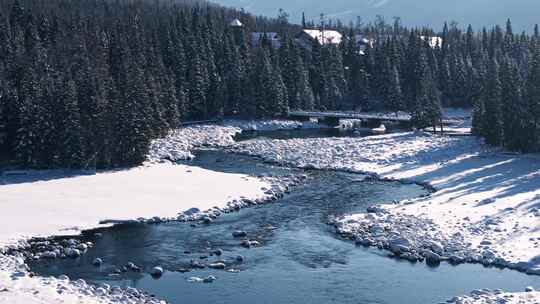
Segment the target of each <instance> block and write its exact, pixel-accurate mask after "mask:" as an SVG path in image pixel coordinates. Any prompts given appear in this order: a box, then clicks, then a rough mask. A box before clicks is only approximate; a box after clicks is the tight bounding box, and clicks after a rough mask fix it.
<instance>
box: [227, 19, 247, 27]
mask: <svg viewBox="0 0 540 304" xmlns="http://www.w3.org/2000/svg"><path fill="white" fill-rule="evenodd" d="M230 25H231V26H232V27H242V26H244V25H243V24H242V22H240V20H238V19H234V20H233V21H231V24H230Z"/></svg>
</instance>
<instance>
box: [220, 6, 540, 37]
mask: <svg viewBox="0 0 540 304" xmlns="http://www.w3.org/2000/svg"><path fill="white" fill-rule="evenodd" d="M212 2H216V3H219V4H222V5H227V6H233V7H237V8H244V9H245V10H247V11H249V12H253V13H256V14H263V15H268V16H276V15H277V12H278V9H279V8H283V9H285V11H287V12H288V13H289V14H290V15H291V21H294V22H299V21H300V18H301V15H302V12H303V11H305V13H306V16H307V17H308V19H314V20H318V18H319V17H318V16H319V14H320V13H321V12H324V13H325V14H327V15H328V16H329V17H331V18H340V19H342V20H345V21H354V20H356V17H357V16H361V17H362V19H363V20H372V19H373V18H374V17H375V16H376V15H382V16H384V17H385V18H386V19H387V20H388V21H389V22H392V17H394V16H399V17H401V18H402V20H403V21H404V23H405V24H407V25H431V26H433V27H436V28H440V27H442V23H443V21H444V20H448V21H452V20H455V21H457V22H458V23H459V24H461V25H463V26H466V25H467V24H469V23H471V24H472V25H473V26H474V27H475V28H480V27H482V26H487V27H490V26H492V25H494V24H504V22H505V21H506V19H507V18H511V19H512V21H513V23H514V26H515V29H516V30H519V31H521V30H528V31H530V30H532V28H533V25H534V23H536V22H538V19H537V16H536V15H537V14H536V12H538V10H539V9H540V1H537V0H498V1H492V0H454V1H441V0H334V1H326V0H297V1H287V0H274V1H266V0H212Z"/></svg>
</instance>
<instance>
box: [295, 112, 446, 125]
mask: <svg viewBox="0 0 540 304" xmlns="http://www.w3.org/2000/svg"><path fill="white" fill-rule="evenodd" d="M288 116H289V117H290V118H292V119H297V120H309V119H312V118H315V119H318V120H319V121H320V122H322V123H324V124H327V125H329V126H339V125H340V122H339V121H340V119H357V120H361V121H362V124H364V125H365V126H366V127H370V128H376V127H378V126H380V125H381V124H382V123H384V122H387V123H396V124H399V125H402V126H404V127H410V126H411V117H410V115H394V114H369V113H358V112H309V111H289V113H288ZM453 122H454V121H452V120H443V121H442V123H443V125H448V124H451V123H453Z"/></svg>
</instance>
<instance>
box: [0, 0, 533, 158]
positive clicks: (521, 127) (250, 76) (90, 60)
mask: <svg viewBox="0 0 540 304" xmlns="http://www.w3.org/2000/svg"><path fill="white" fill-rule="evenodd" d="M236 18H238V19H239V20H241V22H242V23H243V26H242V27H237V26H231V24H230V23H231V21H232V20H234V19H236ZM303 23H304V24H303V25H294V24H290V23H289V22H288V20H287V14H286V13H285V12H283V11H281V12H280V13H279V15H278V17H276V18H263V17H256V16H252V15H249V14H247V13H245V12H242V11H236V10H233V9H228V8H223V7H219V6H216V5H210V4H206V3H202V2H198V1H194V0H191V1H187V0H184V1H176V2H174V1H161V0H78V1H73V0H0V159H4V160H9V161H10V163H13V164H17V165H18V166H21V167H28V168H113V167H119V166H130V165H136V164H139V163H141V162H142V161H144V158H145V155H146V153H147V150H148V145H149V143H150V141H151V140H152V139H154V138H157V137H160V136H163V135H165V134H166V133H167V132H168V131H169V130H170V129H172V128H175V127H177V126H178V125H179V124H180V123H181V122H183V121H193V120H205V119H215V118H222V117H242V118H270V117H277V116H280V115H284V114H286V113H287V111H288V110H290V109H303V110H312V109H319V110H360V109H361V110H364V111H368V110H387V111H406V112H409V113H411V116H412V118H413V122H414V124H415V126H417V127H430V126H436V125H438V124H439V123H440V119H441V109H442V106H453V107H471V108H473V132H474V133H475V134H476V135H479V136H482V137H484V138H485V139H486V141H487V142H488V143H489V144H492V145H500V146H504V147H506V148H508V149H510V150H516V151H538V150H540V48H539V47H540V41H539V39H540V36H539V31H538V27H536V28H535V29H534V32H532V34H526V33H514V32H513V30H512V25H511V22H510V21H508V22H507V24H506V27H500V26H495V27H493V28H489V29H486V28H484V29H480V30H478V31H474V30H473V29H472V28H471V27H470V26H469V27H468V28H467V29H463V28H461V26H459V25H457V24H452V23H451V24H444V28H443V30H442V31H440V30H437V31H436V30H434V29H430V28H407V27H405V26H403V25H402V24H401V23H400V21H399V19H395V20H394V21H393V22H392V23H386V22H385V21H384V20H383V19H378V20H377V21H376V22H372V23H367V24H362V23H360V22H359V23H357V24H350V25H344V24H342V23H340V22H330V21H327V22H324V24H320V23H319V22H313V21H308V22H306V21H304V22H303ZM302 26H304V27H309V28H315V29H317V28H321V27H324V28H325V29H334V30H338V31H339V32H341V33H343V34H344V39H343V41H342V43H341V44H339V45H334V44H325V45H321V44H319V43H317V42H313V45H312V46H311V47H309V48H306V47H302V46H300V45H299V44H298V43H297V42H296V40H295V36H296V34H297V33H298V32H299V31H300V30H301V29H302ZM252 32H277V33H279V36H280V37H281V41H282V43H281V46H280V47H279V48H274V47H273V46H272V44H271V43H270V41H268V39H267V38H266V36H265V35H263V36H262V38H261V41H260V43H258V44H257V46H256V47H255V46H253V45H252V41H251V33H252ZM357 35H362V37H367V38H368V39H369V40H370V41H371V44H372V47H370V48H367V49H366V50H365V53H361V52H359V49H358V45H357V43H356V42H357V39H356V38H355V37H357ZM429 37H441V40H436V41H437V43H432V40H431V39H429Z"/></svg>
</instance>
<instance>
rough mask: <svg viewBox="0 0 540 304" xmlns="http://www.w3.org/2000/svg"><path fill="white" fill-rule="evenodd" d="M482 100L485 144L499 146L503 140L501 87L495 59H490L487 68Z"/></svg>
mask: <svg viewBox="0 0 540 304" xmlns="http://www.w3.org/2000/svg"><path fill="white" fill-rule="evenodd" d="M483 99H484V104H485V115H484V119H485V124H486V127H485V128H484V130H483V133H484V136H485V137H486V142H487V143H488V144H490V145H500V144H501V143H502V139H503V121H502V107H501V104H502V87H501V82H500V80H499V64H498V63H497V61H496V60H495V59H492V60H491V62H490V64H489V66H488V78H487V83H486V87H485V89H484V92H483Z"/></svg>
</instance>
